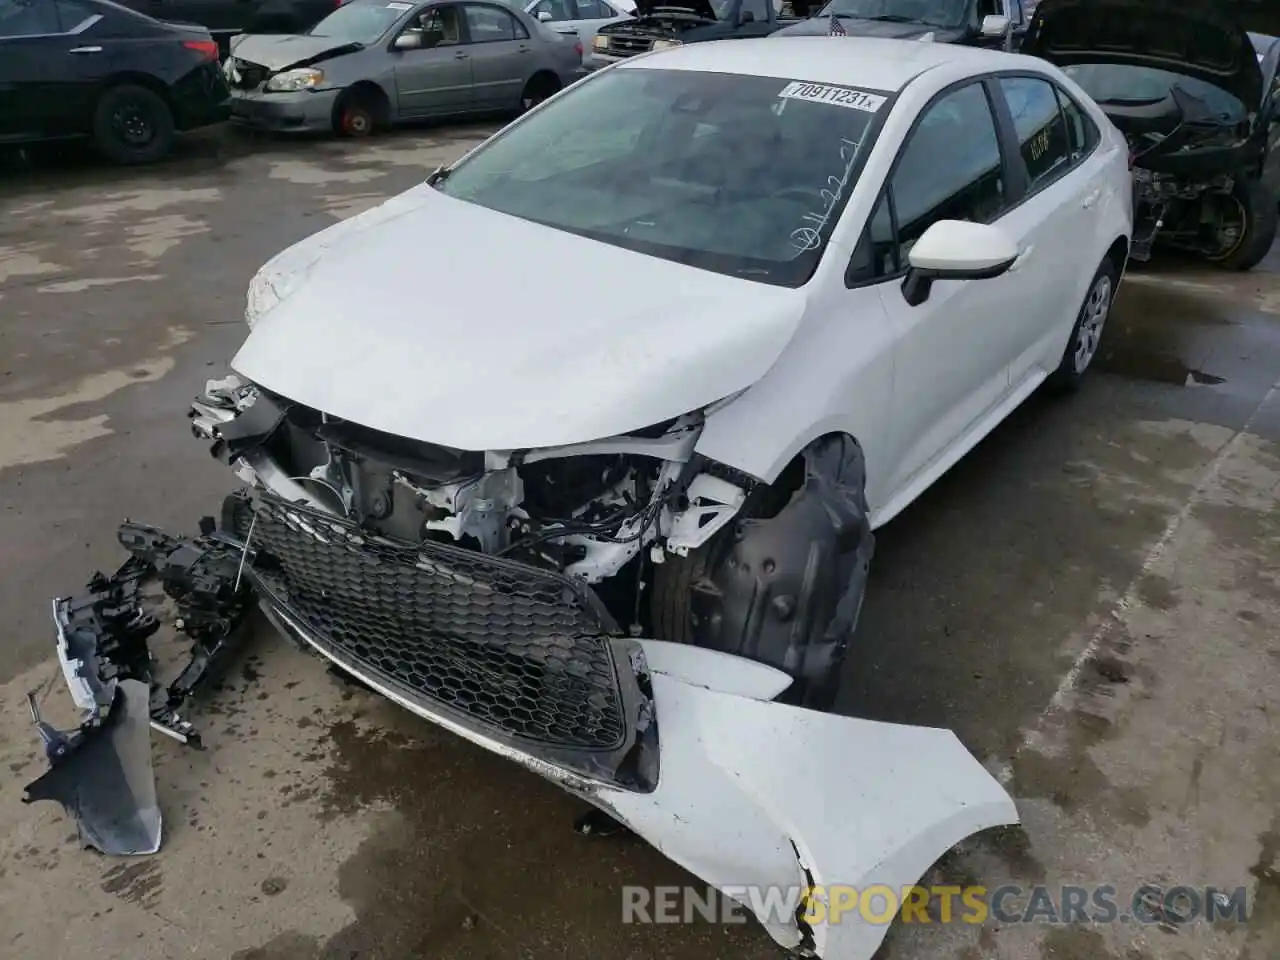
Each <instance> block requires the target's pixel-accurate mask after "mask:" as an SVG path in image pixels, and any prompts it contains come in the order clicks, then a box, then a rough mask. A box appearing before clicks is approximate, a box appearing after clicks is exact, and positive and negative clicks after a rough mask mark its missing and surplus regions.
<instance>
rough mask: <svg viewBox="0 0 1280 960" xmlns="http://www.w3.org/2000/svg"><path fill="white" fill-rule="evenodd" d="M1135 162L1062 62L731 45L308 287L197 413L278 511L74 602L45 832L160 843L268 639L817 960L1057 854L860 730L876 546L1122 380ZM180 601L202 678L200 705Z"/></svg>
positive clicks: (981, 779) (796, 42) (932, 753)
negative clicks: (57, 807) (993, 435)
mask: <svg viewBox="0 0 1280 960" xmlns="http://www.w3.org/2000/svg"><path fill="white" fill-rule="evenodd" d="M943 154H946V155H947V157H948V162H947V163H939V162H938V157H939V156H941V155H943ZM1127 157H1128V151H1127V145H1126V143H1125V141H1124V139H1123V138H1122V137H1121V136H1120V134H1119V132H1118V131H1117V130H1116V129H1115V128H1114V127H1113V126H1111V124H1109V123H1108V122H1107V120H1106V117H1105V116H1104V115H1103V113H1102V112H1101V111H1100V110H1099V109H1098V107H1097V106H1096V105H1095V104H1093V103H1092V102H1091V101H1090V100H1089V99H1088V97H1087V95H1086V94H1085V93H1084V92H1083V91H1082V90H1081V89H1080V88H1079V87H1078V86H1077V85H1076V84H1074V83H1073V82H1072V81H1071V80H1070V78H1068V77H1067V76H1065V75H1064V74H1063V73H1062V72H1061V71H1059V70H1058V69H1057V68H1055V67H1053V66H1052V65H1050V64H1047V63H1045V62H1044V61H1042V60H1036V59H1032V58H1028V57H1020V56H1016V55H1011V54H1006V53H1001V52H996V51H988V50H980V49H976V48H969V47H960V46H950V45H942V44H929V43H915V42H907V41H900V40H876V39H866V38H856V37H855V38H847V39H838V38H824V37H817V38H812V37H797V38H791V39H790V40H786V39H783V40H773V39H767V40H766V39H761V40H743V41H740V42H735V43H707V44H691V45H688V46H682V47H680V48H677V49H673V50H669V51H665V52H663V53H661V54H659V55H656V56H647V57H636V58H633V59H631V60H628V61H627V62H625V63H620V64H616V65H614V66H612V67H609V68H607V69H605V70H601V71H598V72H596V73H595V74H593V75H591V76H590V77H587V78H585V79H583V80H581V81H580V82H578V83H576V84H574V85H573V86H572V87H570V88H568V89H566V90H565V91H563V92H562V93H560V94H558V95H557V96H555V97H553V98H551V99H550V100H548V101H546V102H544V103H543V104H541V105H540V106H538V107H537V108H535V109H534V110H532V111H530V112H528V113H527V114H525V115H524V116H522V117H521V118H519V119H517V120H515V121H514V122H513V123H511V124H509V125H508V126H506V127H505V128H504V129H502V130H500V131H499V132H498V133H496V134H494V135H493V136H492V137H490V138H489V139H487V140H486V141H485V142H484V143H482V144H481V145H479V146H477V147H476V148H474V149H473V150H472V151H470V152H469V153H467V154H466V155H465V156H464V157H462V158H461V159H460V160H458V161H456V162H455V163H453V164H451V165H448V166H442V167H440V168H438V169H437V170H435V171H434V172H432V173H431V174H430V175H429V176H428V177H427V178H426V179H425V181H424V182H423V183H421V184H419V185H417V186H415V187H414V188H412V189H410V190H408V191H406V192H405V193H403V194H401V195H399V196H397V197H394V198H392V199H390V200H388V201H386V202H385V203H383V204H381V205H379V206H377V207H374V208H372V209H370V210H367V211H365V212H363V213H361V214H359V215H358V216H355V217H352V218H350V219H348V220H344V221H341V222H339V223H336V224H333V225H331V226H329V227H327V228H326V229H324V230H321V231H319V232H318V233H316V234H314V235H312V236H311V237H309V238H307V239H305V240H302V241H301V242H299V243H297V244H295V245H293V246H291V247H289V248H288V249H286V250H284V251H282V252H281V253H279V254H278V255H277V256H275V257H273V258H272V259H271V260H269V261H268V262H267V263H266V264H265V265H264V266H263V267H262V269H261V270H260V271H259V272H258V273H257V274H256V275H255V276H254V277H253V279H252V281H251V282H250V285H249V290H248V293H247V296H246V303H245V319H246V321H247V322H248V324H249V330H248V334H247V338H246V339H245V341H244V343H243V345H242V346H241V347H240V349H239V350H238V351H237V353H236V354H235V356H234V357H233V358H232V360H231V367H232V373H231V375H230V376H228V377H226V378H223V379H219V380H214V381H211V382H210V383H209V384H208V385H207V387H206V390H205V393H204V395H202V396H201V397H199V398H198V399H197V400H196V401H195V403H194V405H193V407H192V409H191V410H190V424H191V428H192V430H193V432H194V433H195V435H196V436H197V437H198V438H200V439H201V440H202V441H204V442H205V443H207V444H208V447H209V449H210V451H211V452H212V453H213V455H214V456H215V457H216V458H218V459H219V460H221V461H222V462H224V463H226V464H227V465H228V466H229V468H230V469H231V470H232V471H234V473H235V475H236V477H237V478H238V480H239V482H238V483H236V484H232V486H234V487H235V488H236V489H234V492H232V493H231V494H230V495H229V496H228V498H227V499H226V501H225V503H224V504H223V505H222V507H221V509H220V510H218V511H217V516H212V517H210V518H207V519H206V521H204V522H202V524H201V532H200V535H199V536H198V537H175V536H172V535H166V534H164V533H163V532H161V531H156V530H154V529H151V528H146V527H143V526H142V525H140V524H138V523H126V524H125V525H124V526H123V527H122V528H121V531H120V540H121V543H122V544H123V545H124V546H125V547H126V548H127V549H128V552H129V553H130V555H131V556H130V558H129V560H127V561H126V563H125V565H124V566H123V567H122V568H121V569H120V570H119V571H118V572H117V573H116V574H115V575H113V576H110V577H108V576H99V577H95V578H94V579H93V580H92V581H91V582H90V583H89V585H88V588H87V591H86V592H85V593H84V594H82V595H80V596H78V597H72V598H64V599H61V600H58V601H56V602H55V604H54V609H53V614H54V621H55V623H56V626H57V649H58V656H59V659H60V661H61V663H62V665H63V672H64V675H65V677H66V679H67V682H68V684H69V686H70V689H71V691H72V695H73V697H74V698H75V700H76V702H77V703H78V704H80V705H81V706H82V707H84V708H85V710H86V714H85V717H86V719H85V721H84V724H83V726H82V729H81V730H80V731H78V732H77V733H76V736H77V737H79V738H80V739H78V740H77V741H76V744H75V745H74V746H68V745H67V743H65V742H63V741H59V740H58V739H57V738H56V737H54V736H53V735H52V734H50V735H49V741H50V742H51V743H53V744H54V747H53V748H52V749H51V757H52V758H53V761H54V762H53V765H52V766H51V768H50V770H49V772H48V773H46V774H45V775H44V776H42V777H41V778H40V779H39V780H38V781H36V782H35V783H33V784H32V785H31V787H30V788H29V791H28V796H29V798H30V799H52V800H59V801H62V802H64V803H66V804H67V805H68V807H69V808H71V809H73V810H75V811H77V815H78V817H79V819H80V822H81V826H82V829H83V830H84V832H85V834H86V836H87V837H89V838H92V839H93V842H94V843H95V845H98V846H100V847H107V848H110V849H111V850H112V851H113V852H121V851H124V852H134V853H142V852H150V851H154V850H155V849H157V848H158V847H159V843H160V823H161V818H160V816H159V813H158V809H159V805H161V804H162V803H163V798H162V797H160V796H158V795H157V793H156V791H155V789H154V779H153V778H152V777H150V776H149V773H150V771H149V768H148V767H147V756H148V752H147V737H148V732H147V726H148V723H150V724H151V725H152V726H153V727H154V728H156V729H158V730H160V731H161V732H163V733H164V734H165V735H168V736H175V737H178V738H180V739H186V740H190V738H191V737H192V736H193V730H192V729H191V723H192V719H191V718H190V717H187V716H179V715H178V711H179V709H180V708H181V707H182V704H183V702H184V698H185V696H186V694H187V692H189V689H190V687H191V685H192V677H199V676H200V675H202V674H203V673H205V671H206V670H207V669H208V664H209V663H210V662H212V661H213V660H214V659H215V658H216V657H217V656H218V655H219V653H220V652H221V651H224V650H225V649H226V647H227V644H228V642H229V641H228V638H229V637H231V636H234V635H236V624H237V622H240V620H241V618H242V617H243V614H244V612H245V610H247V609H249V608H250V607H251V606H252V605H253V604H254V603H256V604H257V605H260V606H261V607H262V609H263V610H264V611H265V613H266V616H267V618H268V619H269V620H270V622H271V623H272V624H274V625H275V627H276V628H277V629H278V630H279V632H280V633H282V634H284V636H285V637H287V638H289V639H291V640H293V641H294V642H295V643H296V645H297V646H298V647H300V648H301V649H303V650H306V651H311V652H314V653H315V654H317V655H319V656H320V657H322V658H324V659H325V660H327V661H329V662H331V663H332V664H334V665H335V668H336V669H338V670H340V671H342V672H343V673H345V674H346V675H349V676H352V677H355V678H356V679H358V680H359V681H361V682H362V683H364V684H366V685H367V686H368V687H370V688H372V689H373V690H376V691H378V692H380V693H382V694H383V695H385V696H387V697H388V698H390V699H391V700H393V701H395V702H396V703H398V704H400V705H401V706H403V707H405V708H406V709H408V710H410V711H412V712H413V713H415V714H416V715H418V716H420V717H422V718H424V719H426V720H428V721H430V722H432V723H435V724H438V725H441V726H443V727H445V728H447V729H449V730H451V731H453V732H455V733H457V734H458V735H460V736H462V737H464V738H466V739H468V740H470V741H471V742H473V743H476V744H478V745H480V746H482V747H483V748H485V749H487V750H490V751H493V752H495V753H497V754H500V755H501V756H504V757H507V758H509V759H510V760H512V761H514V762H516V763H518V764H521V765H522V766H524V767H526V768H527V769H529V770H531V771H533V772H535V773H537V774H539V775H541V776H543V777H546V778H548V779H549V780H551V781H553V782H554V783H556V784H557V785H559V786H561V787H563V788H564V789H565V790H567V791H569V792H570V793H572V794H573V795H575V796H576V797H579V798H581V799H582V800H584V801H585V802H586V803H587V804H589V805H590V806H591V807H593V808H595V809H596V810H598V811H599V812H600V814H601V816H602V817H604V818H608V819H607V822H610V823H613V824H620V825H622V826H625V827H626V828H628V829H629V830H631V831H633V832H634V833H635V834H637V835H639V836H641V837H643V838H645V839H646V840H648V841H649V842H651V843H652V844H654V845H655V846H656V847H657V848H658V849H660V850H661V851H662V852H663V853H664V854H666V855H667V856H669V857H671V858H672V859H674V860H675V861H677V862H678V863H679V864H681V865H683V866H684V867H686V868H687V869H688V870H690V871H691V872H693V873H694V874H696V875H698V876H700V877H702V878H703V879H704V880H706V881H707V882H708V883H710V884H712V885H714V886H715V887H716V888H718V889H719V890H721V891H722V892H724V893H725V894H726V895H727V896H729V897H732V898H734V899H736V900H738V901H740V902H742V903H743V904H744V905H745V906H747V907H748V909H750V910H751V911H752V912H753V913H754V914H755V915H756V916H757V917H758V918H759V920H760V922H761V923H762V924H763V925H764V927H765V929H766V930H767V931H768V933H769V934H770V935H771V936H772V937H774V938H775V939H776V940H777V941H778V942H779V943H780V944H781V945H783V946H785V947H787V948H791V949H794V950H797V951H799V952H801V953H803V954H804V955H807V956H818V957H826V958H829V960H867V958H869V957H871V955H872V954H873V953H874V952H875V951H876V950H877V948H878V947H879V945H880V943H881V941H882V940H883V938H884V935H885V933H886V925H885V924H883V923H875V922H871V921H870V920H869V919H867V914H866V912H865V911H864V912H863V914H862V915H861V916H859V917H855V916H853V914H852V912H850V913H848V914H845V915H844V917H843V919H841V918H839V917H833V916H832V915H828V914H825V913H824V912H823V910H822V909H821V905H820V904H818V905H817V906H815V907H814V909H805V908H804V907H805V904H806V902H807V903H809V904H810V905H811V906H812V905H813V901H812V899H811V898H812V897H813V896H820V894H815V892H814V891H820V890H821V889H822V888H824V887H829V885H832V884H848V885H850V886H851V887H853V888H857V889H860V890H866V889H868V888H869V887H870V886H872V885H883V886H884V887H885V888H887V889H889V890H891V891H899V890H903V889H904V888H906V887H909V886H911V885H912V884H914V883H916V882H917V880H918V879H919V878H920V876H921V875H922V874H923V873H924V872H925V871H926V870H927V869H928V868H929V867H930V865H931V864H933V863H934V862H935V861H936V860H937V859H938V857H939V856H941V855H942V854H943V853H944V852H946V851H947V850H948V849H949V848H950V847H952V846H953V845H954V844H956V843H957V842H959V841H960V840H962V839H963V838H965V837H967V836H969V835H970V834H972V833H974V832H976V831H978V830H982V829H984V828H987V827H992V826H996V825H999V824H1007V823H1011V822H1015V821H1016V819H1017V815H1018V814H1017V809H1016V808H1015V806H1014V804H1013V801H1012V800H1011V799H1010V797H1009V796H1008V794H1007V793H1006V792H1005V791H1004V789H1003V788H1002V787H1001V786H1000V785H999V783H998V782H997V781H996V779H995V778H994V777H993V776H991V774H989V773H988V772H987V770H986V769H984V767H983V765H982V764H981V763H980V762H979V761H978V759H977V758H975V757H974V756H972V755H971V754H970V753H969V752H968V751H967V750H966V749H965V747H964V746H963V745H962V744H961V743H960V741H959V740H958V739H957V738H956V737H955V735H954V734H952V733H951V732H950V731H948V730H944V729H934V728H925V727H918V726H910V725H903V724H893V723H882V722H877V721H873V720H868V719H862V718H859V717H851V716H843V715H840V714H838V713H836V712H835V706H836V705H837V694H838V692H839V689H840V686H841V682H842V679H843V678H844V677H846V676H848V675H849V673H850V672H851V671H857V670H859V669H860V667H861V657H860V654H859V645H858V634H857V628H858V621H859V616H860V612H861V610H862V604H863V599H864V595H865V592H866V589H867V583H868V573H869V569H870V565H871V562H872V559H873V554H874V548H875V532H874V531H875V530H877V529H878V528H880V527H881V526H882V525H883V524H885V523H887V522H888V521H889V520H890V519H892V518H893V517H894V516H895V515H896V514H897V513H899V512H900V511H901V510H903V509H904V508H906V507H907V506H908V505H909V504H910V503H911V502H912V501H913V500H915V499H916V498H917V497H918V496H919V495H920V494H921V493H922V492H923V491H924V490H926V489H927V488H929V487H930V486H931V485H932V484H933V483H934V482H935V481H936V480H937V479H938V478H939V477H941V476H942V475H943V474H944V473H945V472H946V471H947V470H949V469H950V468H951V466H952V465H954V464H955V463H956V462H957V461H958V460H959V459H960V458H961V457H962V456H964V455H965V453H967V452H968V451H969V450H970V449H972V448H973V447H974V446H975V445H976V444H977V443H978V442H979V440H981V438H982V437H984V436H985V435H986V434H987V433H989V432H990V431H991V430H992V429H994V428H995V426H996V425H997V424H999V423H1000V422H1001V421H1002V420H1004V419H1005V417H1007V416H1008V415H1009V414H1010V413H1011V412H1012V411H1013V410H1014V409H1016V408H1017V407H1018V406H1019V405H1020V404H1021V403H1022V401H1023V400H1024V399H1025V398H1027V397H1028V396H1029V395H1030V394H1031V393H1032V392H1033V391H1034V390H1036V389H1037V388H1038V387H1039V386H1040V385H1041V384H1045V383H1050V384H1052V385H1054V386H1055V387H1059V388H1062V389H1064V390H1065V389H1069V388H1071V387H1073V386H1074V385H1076V384H1077V383H1078V382H1079V381H1080V379H1081V378H1082V377H1083V376H1085V375H1086V374H1087V372H1088V370H1089V368H1090V365H1091V363H1092V361H1093V359H1094V357H1095V356H1096V355H1097V354H1098V349H1099V341H1100V338H1101V337H1102V335H1103V333H1104V330H1105V325H1106V321H1107V317H1108V315H1109V312H1110V309H1111V303H1112V300H1113V297H1114V294H1115V291H1116V287H1117V285H1118V283H1119V280H1120V276H1121V274H1122V272H1123V271H1124V268H1125V265H1126V262H1127V254H1128V247H1129V239H1130V235H1131V229H1132V224H1131V216H1132V198H1131V190H1132V185H1131V182H1130V178H1129V170H1128V164H1127ZM570 263H571V264H573V268H574V286H573V291H574V298H573V300H574V303H575V304H576V305H577V308H568V309H567V308H566V301H565V296H564V292H565V284H564V265H565V264H570ZM495 264H497V265H499V266H500V268H499V269H495ZM156 576H158V577H159V578H160V579H161V581H162V583H163V584H164V587H165V591H166V592H167V593H168V595H169V596H170V597H172V598H173V599H174V600H175V602H176V603H177V613H178V617H179V619H180V621H181V624H182V629H183V630H184V631H185V632H186V633H187V634H188V635H189V636H191V637H192V640H193V648H194V651H195V652H194V653H193V660H192V663H193V665H192V666H191V667H189V668H188V669H187V670H184V671H183V672H182V674H181V675H180V676H179V678H178V680H176V681H174V682H173V683H172V684H170V685H169V686H167V687H166V686H164V685H162V684H160V683H159V682H158V680H157V677H156V676H155V675H153V674H152V672H151V670H152V667H151V665H152V664H153V663H154V662H155V660H154V658H152V657H150V656H149V655H148V654H147V646H146V642H147V637H148V636H149V635H150V634H151V633H154V632H155V630H156V629H157V627H156V623H157V621H156V619H155V617H154V616H152V617H150V618H148V616H147V615H145V614H144V613H142V612H140V607H141V605H142V604H143V603H144V602H145V600H146V597H147V595H146V594H145V593H144V591H142V590H141V588H140V586H139V584H140V582H141V581H143V580H144V579H146V578H148V577H156ZM148 686H150V689H151V690H152V697H151V700H150V703H149V704H148V698H147V691H148ZM855 706H856V705H855ZM104 794H106V796H105V797H104ZM108 813H110V814H112V815H111V816H108V815H107V814H108ZM764 891H769V892H770V894H769V896H768V897H761V896H755V894H763V892H764ZM775 894H781V895H782V896H781V902H779V900H778V899H777V897H776V896H775ZM806 898H809V899H806ZM892 912H893V911H892V910H891V911H890V913H892Z"/></svg>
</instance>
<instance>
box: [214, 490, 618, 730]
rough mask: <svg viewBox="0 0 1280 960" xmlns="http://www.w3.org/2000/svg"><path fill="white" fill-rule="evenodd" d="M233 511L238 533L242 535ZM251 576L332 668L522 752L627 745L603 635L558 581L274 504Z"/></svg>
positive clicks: (256, 540)
mask: <svg viewBox="0 0 1280 960" xmlns="http://www.w3.org/2000/svg"><path fill="white" fill-rule="evenodd" d="M252 516H253V514H252V513H250V511H248V510H245V511H242V512H241V513H240V514H239V515H238V517H237V521H236V524H235V525H236V527H237V528H239V529H237V531H236V532H237V533H238V535H239V536H240V537H242V538H244V537H246V536H250V533H249V530H248V525H249V520H250V518H251V517H252ZM251 546H252V549H253V550H254V553H255V560H254V570H255V575H256V577H257V578H258V580H259V583H260V585H261V586H263V587H264V588H265V589H266V590H267V591H268V593H270V594H271V595H272V597H273V599H275V600H276V601H277V602H279V603H280V604H281V605H282V606H284V607H285V609H286V610H287V611H288V612H289V613H290V614H292V615H293V616H294V617H296V618H297V619H298V620H299V621H300V623H301V624H302V625H303V626H305V627H306V629H307V630H308V631H309V632H311V633H312V635H313V636H314V637H315V639H316V640H317V641H318V642H321V643H323V644H325V645H326V646H327V647H329V648H330V650H331V652H332V653H333V654H334V656H335V658H336V659H338V660H339V661H349V662H351V665H352V666H359V667H361V668H363V669H364V670H365V671H373V672H374V673H375V674H380V675H382V676H383V677H385V678H389V679H391V680H393V681H395V682H396V684H397V685H399V686H400V687H401V689H407V690H409V691H412V692H413V694H414V695H416V696H418V697H421V698H423V699H425V700H427V701H430V702H432V703H434V704H437V705H439V706H443V707H445V708H447V709H449V710H452V711H455V712H457V713H461V714H463V715H465V717H466V718H468V719H469V720H471V721H473V722H475V723H479V724H481V725H483V726H485V727H488V728H490V729H491V730H493V731H495V732H498V733H501V734H505V735H507V736H509V737H514V738H517V739H521V740H526V741H532V742H536V743H541V744H547V745H550V746H557V747H567V748H571V749H577V750H592V751H606V750H613V749H616V748H618V747H619V746H621V744H622V743H623V741H624V738H625V737H626V735H627V732H628V731H627V724H626V721H625V719H624V712H623V708H622V696H621V693H620V690H619V681H618V674H617V670H616V667H615V665H614V662H613V654H612V650H611V646H610V641H609V639H608V636H609V632H610V631H609V630H608V628H607V626H606V625H605V621H604V619H603V617H602V615H601V614H599V613H597V612H596V608H595V605H594V604H593V602H592V599H591V598H590V597H589V595H588V594H587V593H586V592H585V589H584V588H582V587H580V586H578V585H577V584H574V583H573V582H572V581H570V580H568V579H567V578H565V577H561V576H560V575H559V574H556V573H552V572H548V571H542V570H538V569H535V568H533V567H529V566H526V565H524V564H519V563H514V562H511V561H506V560H501V559H496V558H494V557H489V556H485V555H484V554H480V553H475V552H472V551H468V550H463V549H460V548H456V547H451V546H446V545H443V544H434V543H428V544H421V545H419V544H407V543H406V544H402V543H388V542H386V541H384V540H380V539H379V540H372V539H368V538H366V537H365V536H363V535H362V534H361V533H360V532H359V531H358V530H357V529H356V528H355V527H354V526H353V525H350V524H347V523H345V522H341V521H336V520H335V519H333V518H332V517H328V516H325V515H323V514H319V513H316V512H313V511H310V510H306V509H304V508H299V507H296V506H293V505H288V504H285V503H284V502H283V501H280V500H278V499H275V498H272V497H262V498H259V499H258V500H257V502H256V520H254V521H253V530H252V534H251Z"/></svg>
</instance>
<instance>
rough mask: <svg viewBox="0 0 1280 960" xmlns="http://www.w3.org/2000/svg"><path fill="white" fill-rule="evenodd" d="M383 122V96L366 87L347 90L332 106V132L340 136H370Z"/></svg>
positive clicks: (384, 113) (384, 118)
mask: <svg viewBox="0 0 1280 960" xmlns="http://www.w3.org/2000/svg"><path fill="white" fill-rule="evenodd" d="M385 123H386V110H385V109H384V104H383V97H382V96H381V94H375V93H374V92H373V91H371V90H368V89H362V88H359V87H356V88H353V89H351V90H348V91H347V92H346V93H344V94H343V95H342V96H341V97H339V98H338V102H337V103H336V104H335V105H334V108H333V132H334V133H336V134H337V135H338V136H340V137H351V138H353V139H359V138H361V137H370V136H373V134H375V133H377V132H378V130H379V129H380V128H381V127H383V126H384V125H385Z"/></svg>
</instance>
